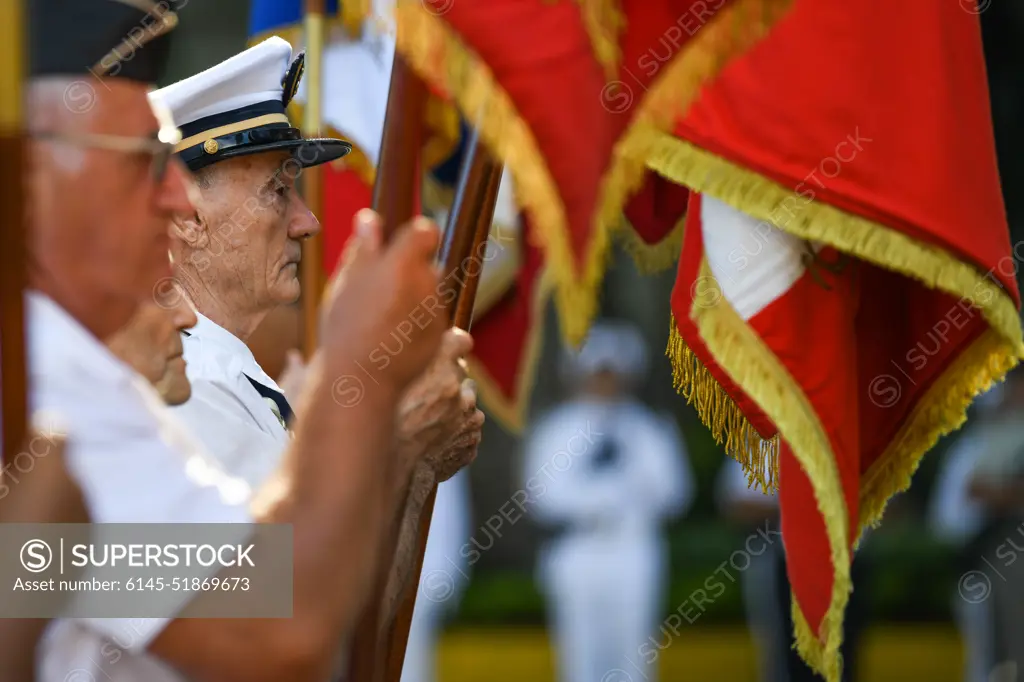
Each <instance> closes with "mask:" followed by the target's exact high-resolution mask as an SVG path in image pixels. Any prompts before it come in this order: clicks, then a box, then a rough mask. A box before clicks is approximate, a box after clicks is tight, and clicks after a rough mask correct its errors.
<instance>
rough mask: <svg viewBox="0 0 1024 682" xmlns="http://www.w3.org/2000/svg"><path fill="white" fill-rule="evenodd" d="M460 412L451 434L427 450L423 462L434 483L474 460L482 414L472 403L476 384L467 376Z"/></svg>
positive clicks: (482, 420)
mask: <svg viewBox="0 0 1024 682" xmlns="http://www.w3.org/2000/svg"><path fill="white" fill-rule="evenodd" d="M461 403H462V414H461V415H460V417H459V421H458V427H457V428H456V431H455V436H454V437H453V438H452V439H451V440H450V441H449V442H448V443H447V444H446V445H445V446H444V447H442V448H439V449H437V450H433V451H431V452H430V453H427V463H428V464H429V466H430V468H431V469H432V470H433V472H434V476H435V480H436V482H437V483H444V482H445V481H447V480H448V479H449V478H451V477H452V476H454V475H455V474H457V473H458V472H459V470H460V469H462V468H463V467H466V466H469V465H470V464H472V463H473V460H475V459H476V453H477V448H478V447H479V445H480V440H481V438H482V436H483V428H484V413H483V412H481V411H480V410H479V409H477V406H476V387H475V386H474V385H473V382H472V381H469V380H468V379H467V380H466V381H464V382H463V384H462V391H461Z"/></svg>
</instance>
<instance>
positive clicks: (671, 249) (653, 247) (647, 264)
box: [613, 216, 686, 275]
mask: <svg viewBox="0 0 1024 682" xmlns="http://www.w3.org/2000/svg"><path fill="white" fill-rule="evenodd" d="M685 226H686V216H683V217H682V218H680V219H679V222H677V223H676V225H675V227H673V228H672V231H671V232H669V233H668V234H667V235H666V236H665V238H664V239H662V240H661V241H659V242H657V243H655V244H650V243H648V242H646V241H644V239H643V237H641V236H640V235H639V234H637V232H636V230H635V229H633V226H632V225H631V224H630V223H629V221H628V220H627V219H626V217H625V216H623V217H622V223H621V224H620V225H619V226H618V227H617V228H616V229H615V231H614V232H613V235H614V236H615V237H616V239H617V240H618V242H619V244H620V245H621V246H622V248H623V249H624V250H625V251H626V253H628V254H629V255H630V256H631V257H632V258H633V263H634V264H635V265H636V268H637V270H639V271H640V272H641V274H644V275H653V274H655V273H658V272H661V271H662V270H668V269H669V268H670V267H672V266H673V265H675V264H676V263H677V262H679V253H680V251H681V250H682V248H683V231H684V229H685Z"/></svg>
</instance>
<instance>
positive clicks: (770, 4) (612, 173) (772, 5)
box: [598, 0, 794, 229]
mask: <svg viewBox="0 0 1024 682" xmlns="http://www.w3.org/2000/svg"><path fill="white" fill-rule="evenodd" d="M793 1H794V0H732V2H730V3H729V4H728V5H727V6H725V7H724V8H722V9H720V10H719V11H718V12H717V13H716V14H715V16H714V17H713V18H712V19H711V20H710V21H708V23H707V24H705V25H704V26H702V27H701V28H700V29H698V31H697V34H696V35H695V36H694V37H693V38H691V39H690V40H689V41H688V42H687V43H686V45H685V46H683V48H682V49H681V50H680V51H679V53H678V54H676V56H675V57H673V59H672V60H671V61H670V62H669V63H668V64H666V65H665V66H664V67H663V68H662V70H661V73H660V74H658V75H657V76H656V77H655V79H654V81H653V82H652V83H651V86H650V88H649V89H648V90H647V91H646V92H645V93H641V94H642V95H643V99H642V101H641V102H640V104H639V105H638V106H637V107H636V109H635V111H634V112H633V118H632V121H631V122H630V124H629V127H628V128H627V129H626V132H625V133H624V134H623V135H622V137H621V138H620V139H619V141H618V142H617V143H616V145H615V152H614V154H613V156H612V163H611V165H610V167H609V169H608V171H607V172H606V173H605V175H604V178H603V180H602V185H601V196H602V197H603V200H602V204H601V207H600V209H599V213H598V222H599V224H600V225H601V226H604V227H605V228H606V229H614V227H615V225H616V224H617V223H618V221H619V216H620V215H621V214H622V208H623V206H625V204H626V200H627V199H628V198H629V196H630V195H632V194H633V193H634V192H636V191H637V190H638V189H639V188H640V186H641V185H642V184H643V180H644V173H645V170H646V161H647V158H648V157H649V156H650V155H651V154H652V153H653V152H654V150H655V148H656V146H657V144H658V134H659V133H663V131H665V130H668V129H670V128H671V127H672V126H673V125H674V124H675V122H676V120H678V119H679V118H681V117H683V116H684V115H685V114H686V112H687V110H688V109H689V107H690V104H691V103H692V102H693V100H694V99H695V98H696V97H697V94H698V92H699V91H700V88H701V87H702V86H703V85H704V84H705V83H707V82H708V81H710V80H711V79H712V78H714V77H715V76H717V75H718V73H719V72H720V71H721V70H722V68H724V67H725V65H726V63H727V62H728V61H729V60H731V59H732V58H734V57H736V56H738V55H740V54H742V53H744V52H746V51H747V50H749V49H750V48H751V47H753V46H754V45H756V44H757V43H758V42H760V41H761V40H762V39H763V38H764V37H765V36H767V35H768V33H769V32H770V30H771V28H772V27H773V26H774V25H775V23H776V22H777V21H778V20H779V19H781V18H782V17H783V16H785V14H786V13H787V12H788V11H789V10H790V9H791V7H792V5H793ZM609 85H612V84H609ZM621 86H622V87H623V88H625V89H624V90H623V91H622V92H623V93H624V94H625V95H627V96H628V97H629V98H630V101H632V97H633V94H634V93H632V92H631V91H630V90H629V89H628V86H626V85H625V84H621ZM606 89H607V88H606ZM602 94H603V95H611V94H617V93H614V92H612V91H609V92H606V93H602Z"/></svg>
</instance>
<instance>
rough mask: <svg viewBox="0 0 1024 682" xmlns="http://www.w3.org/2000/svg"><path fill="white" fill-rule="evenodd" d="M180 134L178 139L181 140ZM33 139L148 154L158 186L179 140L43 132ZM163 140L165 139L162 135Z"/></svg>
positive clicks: (151, 170) (33, 134) (151, 173)
mask: <svg viewBox="0 0 1024 682" xmlns="http://www.w3.org/2000/svg"><path fill="white" fill-rule="evenodd" d="M180 136H181V134H180V133H178V135H177V137H179V138H180ZM31 137H32V138H34V139H37V140H48V141H52V142H64V143H67V144H73V145H78V146H79V147H89V148H91V149H106V150H109V151H114V152H123V153H126V154H148V155H149V156H150V157H151V159H152V161H151V163H150V175H152V177H153V181H154V182H156V183H157V184H160V183H161V182H163V180H164V178H165V177H166V176H167V166H168V164H169V163H170V160H171V156H173V155H174V147H175V145H176V144H177V140H173V139H172V140H168V141H164V140H163V139H157V138H152V137H128V136H125V135H103V134H99V133H57V132H41V133H31ZM160 137H161V138H164V137H166V136H164V135H163V134H162V133H161V135H160Z"/></svg>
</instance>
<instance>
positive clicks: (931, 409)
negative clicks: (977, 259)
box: [648, 134, 1024, 537]
mask: <svg viewBox="0 0 1024 682" xmlns="http://www.w3.org/2000/svg"><path fill="white" fill-rule="evenodd" d="M648 165H649V167H650V168H651V169H652V170H654V171H656V172H657V173H659V174H660V175H662V176H664V177H666V178H668V179H669V180H672V181H673V182H676V183H678V184H680V185H683V186H685V187H689V188H690V189H692V190H694V191H697V192H702V193H705V194H707V195H708V196H712V197H715V198H717V199H719V200H721V201H724V202H725V203H727V204H729V205H730V206H733V207H734V208H736V209H738V210H740V211H743V212H744V213H746V214H748V215H750V216H752V217H754V218H756V219H758V220H764V221H766V222H768V223H770V224H772V225H775V226H776V227H777V228H779V229H780V230H782V231H783V232H788V233H789V234H792V235H795V236H797V237H800V238H801V239H806V240H810V241H817V242H821V243H824V244H828V245H830V246H833V247H834V248H836V249H837V250H839V251H842V252H845V253H849V254H851V255H853V256H856V257H857V258H860V259H862V260H864V261H867V262H869V263H874V264H875V265H878V266H880V267H883V268H886V269H888V270H891V271H893V272H898V273H901V274H903V275H905V276H907V277H910V278H911V279H914V280H917V281H918V282H921V283H922V284H924V285H925V286H928V287H930V288H933V289H938V290H940V291H944V292H946V293H947V294H950V295H952V296H956V297H958V298H959V299H961V300H963V301H967V302H969V303H970V304H971V305H972V306H973V307H974V308H975V309H977V310H979V311H980V312H981V314H982V316H983V317H984V318H985V320H986V321H987V322H988V324H989V326H990V327H991V334H985V335H984V336H983V337H982V338H981V339H979V340H978V341H977V342H975V344H974V345H972V346H971V347H970V348H969V349H968V351H967V352H965V353H963V354H961V356H960V357H959V358H958V359H957V360H956V361H955V362H954V363H953V364H952V365H951V366H950V367H949V368H948V369H947V370H946V371H945V372H944V373H943V374H942V376H940V377H939V378H938V380H937V381H936V382H935V385H934V386H933V387H932V388H931V390H929V391H928V392H926V393H925V395H924V396H923V397H922V398H921V400H920V401H919V402H918V405H917V406H916V407H915V408H914V411H913V413H912V414H911V415H910V417H909V418H908V419H907V421H906V423H905V424H904V426H903V428H902V429H901V431H900V432H899V433H898V434H897V435H896V437H895V438H893V440H892V442H891V443H890V444H889V446H888V447H887V448H886V449H885V451H884V452H883V453H882V456H881V457H879V459H878V460H877V461H876V463H875V464H874V465H873V467H872V468H871V469H870V470H869V471H868V472H867V475H866V476H865V478H864V480H863V481H862V482H861V500H860V509H861V512H860V528H858V529H857V532H856V533H855V535H856V536H857V537H859V536H860V534H861V531H862V530H863V528H864V526H865V525H872V524H874V523H877V522H878V520H879V519H880V518H881V514H882V512H883V510H884V509H885V504H886V502H887V501H888V499H889V498H890V497H892V496H893V495H895V494H896V493H899V492H902V491H903V490H906V489H907V487H908V486H909V485H910V478H911V476H912V475H913V473H914V471H916V470H917V467H918V465H919V464H920V461H921V458H922V457H923V456H924V454H925V453H926V452H927V451H928V450H929V449H931V447H932V446H933V445H934V444H935V443H936V442H937V441H938V439H939V438H941V437H942V436H943V435H945V434H947V433H949V432H951V431H953V430H955V429H957V428H959V427H960V425H961V424H963V422H964V420H965V419H966V414H967V408H968V407H970V405H971V403H972V402H973V400H974V397H975V396H976V395H977V393H978V391H980V390H984V389H985V388H987V387H988V386H990V385H991V384H992V383H994V382H997V381H1002V379H1003V378H1004V377H1005V376H1006V373H1007V372H1008V371H1009V370H1010V369H1012V368H1013V367H1015V366H1016V365H1017V363H1018V362H1019V361H1020V360H1021V358H1024V341H1022V332H1021V323H1020V317H1019V313H1018V312H1017V308H1016V306H1015V305H1014V303H1013V300H1012V299H1011V298H1010V297H1009V295H1007V293H1006V292H1005V291H1003V290H1002V288H1001V287H999V285H997V284H995V283H994V282H993V281H992V280H991V279H989V278H988V277H987V276H986V274H985V273H983V272H981V271H980V270H979V269H978V268H976V267H974V266H973V265H971V264H969V263H966V262H963V261H961V260H959V259H957V258H956V257H955V256H953V254H951V253H949V252H948V251H945V250H943V249H940V248H938V247H936V246H933V245H931V244H926V243H924V242H920V241H918V240H916V239H913V238H912V237H909V236H907V235H905V234H903V233H901V232H898V231H896V230H893V229H891V228H888V227H886V226H885V225H882V224H881V223H876V222H873V221H871V220H868V219H866V218H862V217H860V216H856V215H853V214H851V213H846V212H845V211H841V210H839V209H837V208H835V207H834V206H830V205H828V204H824V203H821V202H818V201H812V202H810V203H806V204H805V203H803V202H802V201H801V203H800V207H799V210H798V211H796V215H793V212H791V211H789V209H787V208H785V205H786V204H785V202H787V201H789V200H791V199H793V198H794V197H796V195H795V193H794V192H793V191H792V190H790V189H788V188H786V187H785V186H783V185H780V184H778V183H775V182H773V181H771V180H769V179H767V178H765V177H763V176H761V175H759V174H757V173H754V172H752V171H749V170H747V169H745V168H742V167H740V166H738V165H736V164H734V163H732V162H730V161H727V160H725V159H723V158H721V157H719V156H716V155H714V154H711V153H709V152H707V151H705V150H703V149H700V148H699V147H696V146H694V145H692V144H690V143H689V142H686V141H685V140H681V139H679V138H676V137H673V136H671V135H667V134H659V139H658V143H657V145H656V147H655V153H654V154H652V155H651V156H650V157H649V161H648ZM780 215H781V216H793V217H792V218H791V219H788V220H786V221H785V222H781V221H778V220H775V218H776V217H777V216H780ZM758 404H759V405H761V407H762V409H763V408H764V404H763V403H758Z"/></svg>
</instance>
